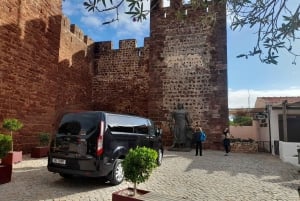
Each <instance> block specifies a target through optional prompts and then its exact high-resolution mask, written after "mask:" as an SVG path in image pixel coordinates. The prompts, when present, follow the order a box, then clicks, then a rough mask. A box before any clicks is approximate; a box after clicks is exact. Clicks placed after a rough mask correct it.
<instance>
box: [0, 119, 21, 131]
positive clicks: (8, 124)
mask: <svg viewBox="0 0 300 201" xmlns="http://www.w3.org/2000/svg"><path fill="white" fill-rule="evenodd" d="M2 126H3V128H6V129H7V130H9V131H18V130H20V129H21V128H22V127H23V124H22V123H21V122H20V121H19V120H18V119H4V120H3V125H2Z"/></svg>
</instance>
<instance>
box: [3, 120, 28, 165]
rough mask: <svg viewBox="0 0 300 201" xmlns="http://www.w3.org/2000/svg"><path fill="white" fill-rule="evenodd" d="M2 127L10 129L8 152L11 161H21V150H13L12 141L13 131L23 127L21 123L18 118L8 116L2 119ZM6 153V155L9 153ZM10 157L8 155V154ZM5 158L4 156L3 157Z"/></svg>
mask: <svg viewBox="0 0 300 201" xmlns="http://www.w3.org/2000/svg"><path fill="white" fill-rule="evenodd" d="M2 127H3V128H5V129H7V130H9V131H10V136H11V138H12V141H11V152H10V153H9V154H11V155H12V158H13V161H12V162H13V163H18V162H21V161H22V151H14V143H13V131H18V130H20V129H21V128H22V127H23V124H22V122H21V121H19V120H18V119H14V118H8V119H4V120H3V124H2ZM9 154H8V155H9ZM8 157H10V156H8ZM3 160H4V161H5V160H6V157H5V158H3Z"/></svg>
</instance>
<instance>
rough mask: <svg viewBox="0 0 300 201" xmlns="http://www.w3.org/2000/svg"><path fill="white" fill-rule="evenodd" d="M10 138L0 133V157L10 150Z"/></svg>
mask: <svg viewBox="0 0 300 201" xmlns="http://www.w3.org/2000/svg"><path fill="white" fill-rule="evenodd" d="M11 146H12V138H11V136H9V135H4V134H0V159H1V158H3V157H5V156H6V154H7V153H8V152H9V151H10V150H11Z"/></svg>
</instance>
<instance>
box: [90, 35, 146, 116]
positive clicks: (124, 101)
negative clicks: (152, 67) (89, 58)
mask: <svg viewBox="0 0 300 201" xmlns="http://www.w3.org/2000/svg"><path fill="white" fill-rule="evenodd" d="M119 47H120V48H119V49H117V50H114V49H112V44H111V42H99V43H96V44H95V66H94V71H95V77H94V78H93V101H94V102H93V104H94V109H96V110H104V111H113V112H120V113H130V114H138V115H142V116H148V104H147V103H148V96H149V93H148V91H149V85H148V76H149V75H148V55H149V45H148V42H147V40H146V41H145V46H144V47H143V48H137V47H136V41H135V40H123V41H120V44H119Z"/></svg>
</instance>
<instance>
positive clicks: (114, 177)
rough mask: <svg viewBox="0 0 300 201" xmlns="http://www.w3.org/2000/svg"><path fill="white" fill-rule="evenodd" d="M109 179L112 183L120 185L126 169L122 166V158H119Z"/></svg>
mask: <svg viewBox="0 0 300 201" xmlns="http://www.w3.org/2000/svg"><path fill="white" fill-rule="evenodd" d="M108 180H109V181H110V183H111V184H112V185H118V184H120V183H122V181H123V180H124V171H123V167H122V160H121V159H117V160H116V162H115V165H114V168H113V170H112V172H111V173H110V175H109V177H108Z"/></svg>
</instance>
